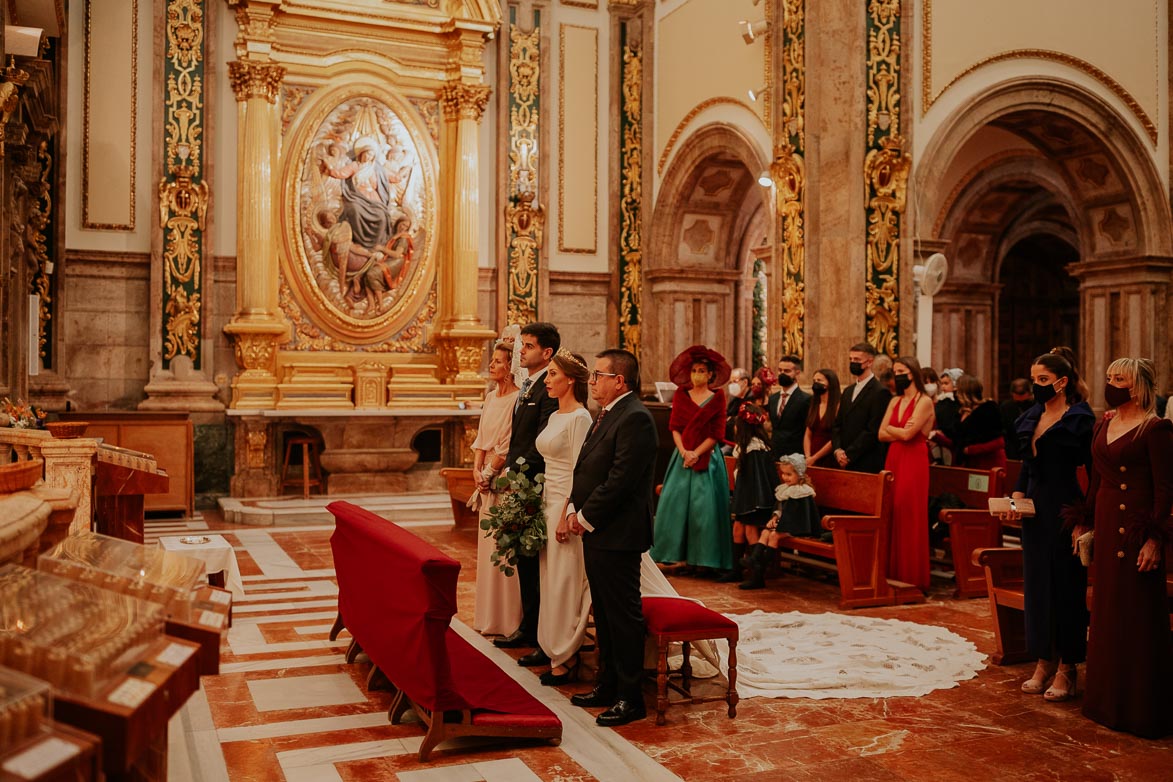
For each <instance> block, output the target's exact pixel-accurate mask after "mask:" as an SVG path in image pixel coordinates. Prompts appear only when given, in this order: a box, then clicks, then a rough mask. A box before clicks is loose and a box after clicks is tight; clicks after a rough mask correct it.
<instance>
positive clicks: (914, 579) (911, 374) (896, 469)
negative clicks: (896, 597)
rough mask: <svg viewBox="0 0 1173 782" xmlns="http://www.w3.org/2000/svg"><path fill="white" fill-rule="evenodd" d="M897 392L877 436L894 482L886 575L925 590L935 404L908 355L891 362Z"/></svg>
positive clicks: (885, 465) (927, 570) (926, 583)
mask: <svg viewBox="0 0 1173 782" xmlns="http://www.w3.org/2000/svg"><path fill="white" fill-rule="evenodd" d="M892 372H893V374H894V375H895V380H896V396H894V397H892V401H891V402H889V403H888V412H886V413H885V414H884V419H883V420H884V423H883V424H881V425H880V431H879V440H880V442H882V443H888V456H887V458H886V459H885V460H884V469H885V470H890V471H891V472H892V476H893V479H894V480H893V484H892V538H891V540H890V542H889V544H888V576H889V577H890V578H894V579H896V580H897V581H903V582H905V583H906V584H912V585H913V586H915V587H918V588H919V589H921V590H922V591H924V592H928V591H929V446H928V441H927V440H926V439H925V438H926V437H927V435H928V433H929V432H930V431H931V430H932V428H933V403H932V402H931V401H930V400H929V397H928V395H926V394H925V384H924V380H922V379H921V369H920V364H919V363H917V360H916V359H915V358H912V357H911V356H901V357H900V358H898V359H896V360H895V361H894V362H893V363H892Z"/></svg>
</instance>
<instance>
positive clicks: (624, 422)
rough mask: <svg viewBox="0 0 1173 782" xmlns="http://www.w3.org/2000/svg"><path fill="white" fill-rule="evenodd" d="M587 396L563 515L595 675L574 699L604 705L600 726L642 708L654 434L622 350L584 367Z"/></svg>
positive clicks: (635, 369)
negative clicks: (583, 583) (577, 540)
mask: <svg viewBox="0 0 1173 782" xmlns="http://www.w3.org/2000/svg"><path fill="white" fill-rule="evenodd" d="M590 385H591V388H590V390H591V397H592V398H594V400H595V401H596V402H597V403H598V404H599V406H600V407H601V408H602V409H601V411H600V412H599V417H598V419H596V421H595V425H594V427H593V428H592V429H591V433H590V434H589V435H588V436H587V439H586V442H585V443H583V446H582V450H581V451H580V452H579V456H578V463H577V464H576V465H575V467H574V488H573V489H572V490H571V494H570V504H569V505H568V506H567V509H566V517H567V520H568V521H569V522H570V530H571V532H573V533H574V534H576V535H582V551H583V560H584V561H585V564H586V576H587V582H588V583H589V584H590V588H591V598H592V600H593V601H594V612H595V632H596V634H597V636H598V642H599V663H600V666H599V678H598V681H597V682H596V683H595V688H594V689H593V690H591V691H590V692H585V693H580V694H578V695H575V696H573V697H572V698H571V699H570V702H571V703H573V704H574V705H576V706H608V707H610V708H608V709H607V710H606V711H604V712H603V713H602V714H600V715H599V716H598V717H597V718H596V720H595V721H596V722H597V723H598V724H599V725H602V726H604V727H615V726H618V725H626V724H627V723H629V722H631V721H633V720H641V719H643V718H644V717H645V716H647V712H646V710H645V707H644V700H643V693H642V691H641V688H640V680H641V678H642V677H643V655H644V633H645V627H644V615H643V605H642V602H641V600H640V575H639V572H640V557H641V556H642V555H643V553H644V552H645V551H647V550H648V549H649V548H650V547H651V545H652V487H653V485H654V483H655V477H654V471H655V465H656V449H657V448H658V446H659V438H658V437H657V435H656V424H655V422H654V421H653V420H652V415H651V413H649V412H648V409H647V408H646V407H644V406H643V403H642V402H640V401H639V397H638V396H637V395H636V393H635V391H636V390H637V389H638V388H639V362H638V361H637V360H636V358H635V356H634V355H632V354H631V353H629V352H628V351H626V350H604V351H603V352H602V353H600V354H599V355H598V357H597V359H596V361H595V371H594V372H592V373H591V380H590Z"/></svg>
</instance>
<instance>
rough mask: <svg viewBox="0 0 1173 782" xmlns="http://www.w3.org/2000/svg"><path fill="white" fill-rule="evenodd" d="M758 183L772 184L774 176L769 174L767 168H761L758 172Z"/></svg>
mask: <svg viewBox="0 0 1173 782" xmlns="http://www.w3.org/2000/svg"><path fill="white" fill-rule="evenodd" d="M758 184H759V185H761V186H762V187H773V186H774V178H773V177H772V176H770V172H769V171H768V170H766V169H763V170H762V172H761V173H760V174H758Z"/></svg>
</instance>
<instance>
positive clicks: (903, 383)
mask: <svg viewBox="0 0 1173 782" xmlns="http://www.w3.org/2000/svg"><path fill="white" fill-rule="evenodd" d="M911 385H912V375H897V376H896V393H898V394H903V393H904V392H905V391H907V390H908V387H909V386H911Z"/></svg>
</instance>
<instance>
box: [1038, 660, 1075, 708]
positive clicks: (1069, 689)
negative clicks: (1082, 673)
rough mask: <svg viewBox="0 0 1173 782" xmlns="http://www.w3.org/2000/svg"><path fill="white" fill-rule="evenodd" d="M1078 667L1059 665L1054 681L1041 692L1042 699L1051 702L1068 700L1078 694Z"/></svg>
mask: <svg viewBox="0 0 1173 782" xmlns="http://www.w3.org/2000/svg"><path fill="white" fill-rule="evenodd" d="M1078 683H1079V675H1078V669H1077V668H1076V667H1075V666H1074V665H1060V666H1059V671H1058V672H1057V673H1056V674H1055V681H1054V682H1052V684H1051V686H1050V687H1049V688H1047V691H1046V692H1044V693H1043V699H1044V700H1046V701H1049V702H1051V703H1062V702H1063V701H1069V700H1071V699H1072V698H1074V697H1075V696H1077V695H1079V687H1078Z"/></svg>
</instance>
